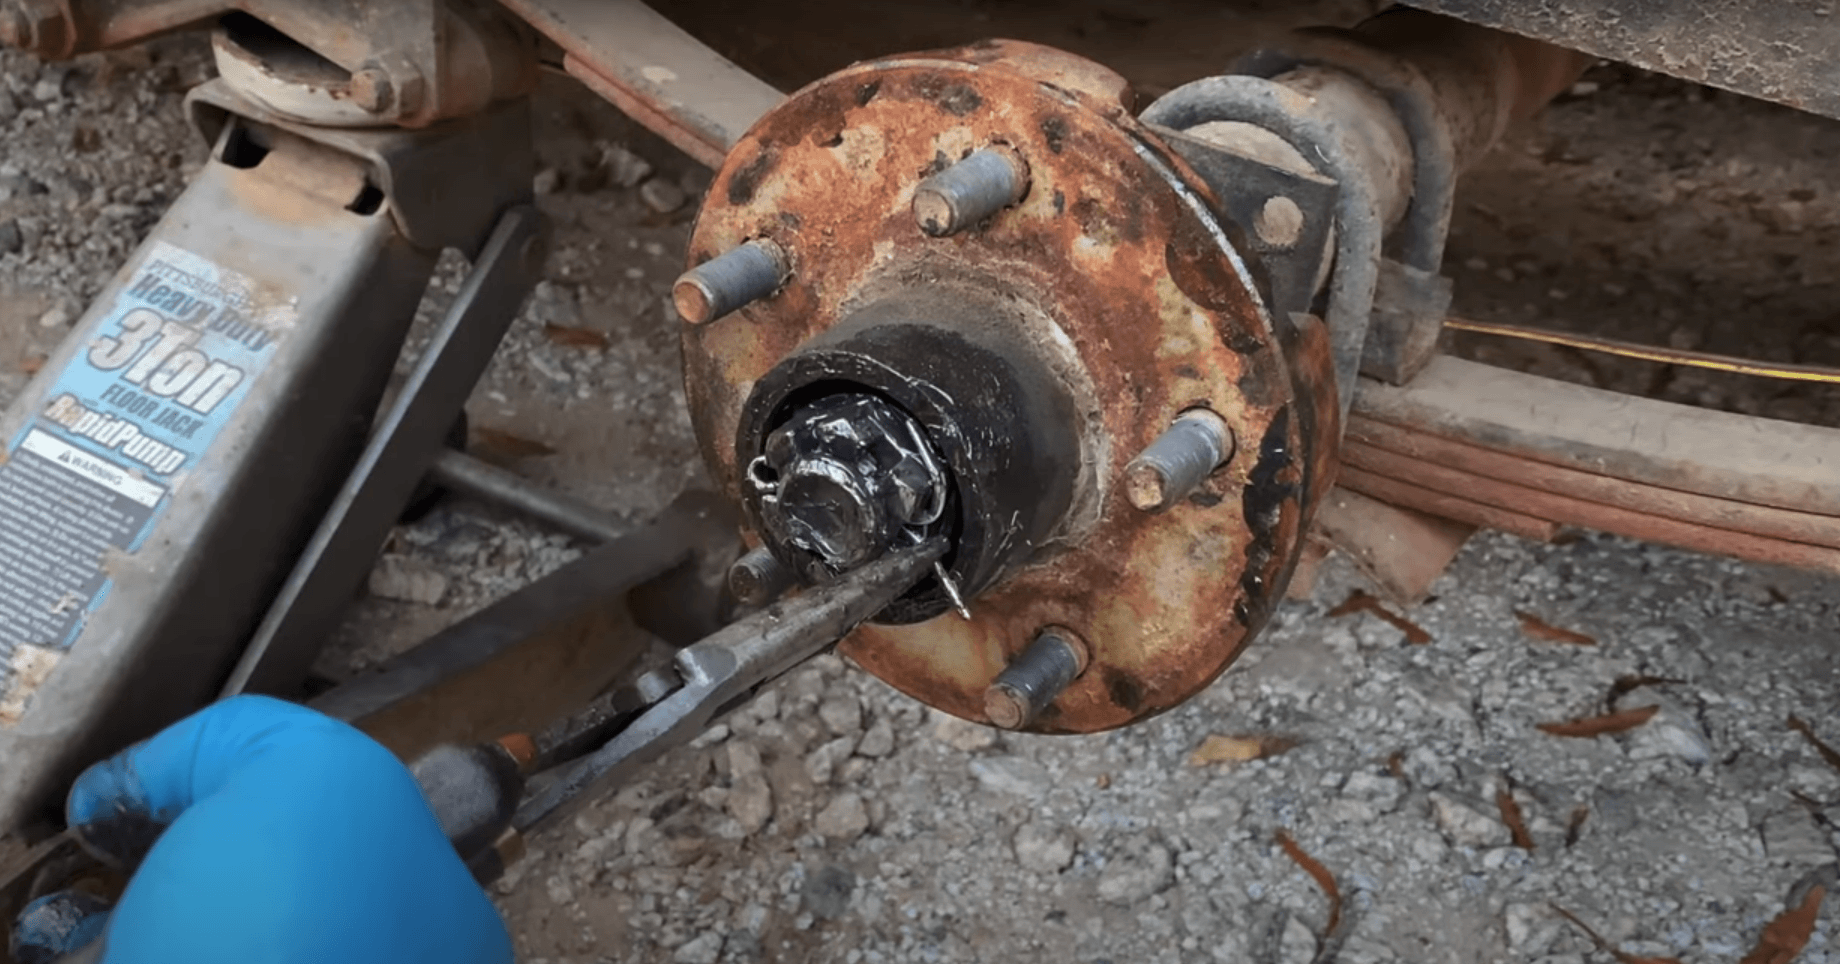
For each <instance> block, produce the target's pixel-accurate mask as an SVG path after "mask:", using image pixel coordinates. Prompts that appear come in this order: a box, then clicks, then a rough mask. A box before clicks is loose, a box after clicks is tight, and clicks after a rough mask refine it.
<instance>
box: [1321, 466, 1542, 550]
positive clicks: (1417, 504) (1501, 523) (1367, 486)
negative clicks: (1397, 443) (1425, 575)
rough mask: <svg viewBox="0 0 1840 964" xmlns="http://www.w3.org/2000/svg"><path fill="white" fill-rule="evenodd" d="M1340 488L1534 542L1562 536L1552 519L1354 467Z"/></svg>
mask: <svg viewBox="0 0 1840 964" xmlns="http://www.w3.org/2000/svg"><path fill="white" fill-rule="evenodd" d="M1336 478H1337V484H1338V485H1340V486H1342V487H1343V488H1346V489H1349V490H1350V491H1353V492H1359V493H1361V494H1362V495H1368V496H1372V497H1374V498H1376V499H1379V500H1380V501H1382V502H1386V503H1390V504H1392V505H1396V506H1403V507H1405V508H1410V509H1417V510H1419V511H1420V512H1428V513H1430V514H1432V515H1436V516H1443V517H1444V518H1446V519H1455V520H1457V521H1459V522H1467V523H1469V524H1470V525H1474V526H1479V527H1481V528H1484V529H1499V530H1500V531H1502V532H1507V533H1510V534H1512V535H1517V536H1520V537H1521V538H1523V539H1531V540H1533V541H1534V542H1551V541H1552V540H1553V539H1554V538H1556V537H1557V536H1558V535H1559V528H1560V526H1559V524H1558V523H1557V522H1554V521H1552V520H1551V519H1541V518H1538V517H1536V516H1531V515H1527V514H1526V513H1523V512H1516V511H1514V510H1513V509H1504V508H1502V507H1500V506H1495V505H1489V504H1487V503H1484V502H1477V501H1475V500H1473V499H1466V498H1463V497H1462V496H1459V495H1451V494H1449V493H1447V492H1440V491H1438V490H1436V489H1429V488H1425V487H1423V486H1421V485H1419V484H1417V483H1416V482H1408V481H1401V480H1399V479H1395V478H1392V477H1391V476H1386V475H1380V474H1377V473H1374V472H1369V471H1367V470H1366V469H1362V468H1359V467H1357V466H1353V465H1343V466H1342V467H1341V474H1340V475H1338V476H1337V477H1336Z"/></svg>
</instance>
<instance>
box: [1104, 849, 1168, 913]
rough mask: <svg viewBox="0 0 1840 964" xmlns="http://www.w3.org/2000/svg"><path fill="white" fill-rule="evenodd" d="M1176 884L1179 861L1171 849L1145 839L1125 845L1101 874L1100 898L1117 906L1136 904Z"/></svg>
mask: <svg viewBox="0 0 1840 964" xmlns="http://www.w3.org/2000/svg"><path fill="white" fill-rule="evenodd" d="M1174 880H1175V859H1174V858H1173V857H1172V856H1171V855H1170V853H1169V850H1168V848H1166V847H1164V846H1163V845H1162V844H1160V843H1157V842H1156V841H1154V840H1150V839H1148V838H1145V837H1133V838H1131V839H1129V840H1127V841H1125V843H1124V845H1123V846H1121V847H1119V848H1118V849H1117V850H1116V851H1114V852H1113V854H1112V855H1111V859H1110V860H1108V861H1107V862H1106V865H1105V870H1104V871H1103V872H1101V873H1100V874H1099V886H1098V891H1099V897H1100V899H1101V900H1106V901H1110V902H1111V903H1114V904H1135V903H1137V902H1138V901H1140V900H1144V899H1145V898H1147V897H1149V896H1151V895H1152V894H1155V893H1157V892H1159V891H1161V890H1162V889H1163V888H1165V887H1168V886H1169V885H1170V884H1171V883H1172V882H1174Z"/></svg>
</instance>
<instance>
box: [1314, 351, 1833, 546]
mask: <svg viewBox="0 0 1840 964" xmlns="http://www.w3.org/2000/svg"><path fill="white" fill-rule="evenodd" d="M1364 389H1365V392H1364V394H1363V395H1362V397H1361V399H1360V400H1359V402H1358V404H1357V407H1356V413H1355V417H1354V420H1353V421H1352V422H1351V423H1350V427H1349V434H1348V440H1347V444H1346V445H1345V446H1344V449H1343V453H1342V457H1343V459H1344V461H1345V464H1344V470H1343V474H1342V484H1344V485H1346V486H1348V487H1349V488H1351V489H1354V490H1355V491H1359V492H1363V493H1365V494H1367V495H1371V496H1373V497H1375V498H1378V499H1382V500H1384V501H1387V502H1391V503H1394V504H1396V505H1403V506H1410V507H1413V508H1418V509H1422V510H1424V511H1427V512H1432V513H1435V514H1439V515H1444V516H1448V517H1450V518H1454V519H1461V520H1464V521H1468V522H1472V523H1475V524H1479V525H1487V526H1491V527H1495V528H1503V529H1508V530H1509V531H1519V530H1518V529H1516V528H1515V527H1514V526H1511V525H1506V524H1503V522H1515V523H1517V524H1519V525H1521V526H1522V527H1526V520H1527V519H1529V518H1531V519H1534V520H1538V521H1543V522H1544V523H1546V524H1548V525H1557V524H1568V525H1578V526H1584V527H1587V528H1593V529H1600V530H1604V531H1608V532H1615V533H1620V534H1623V535H1628V536H1631V537H1634V538H1638V539H1645V540H1651V541H1655V542H1665V543H1669V544H1672V545H1677V546H1681V547H1684V548H1689V549H1695V550H1699V551H1704V552H1713V553H1720V554H1726V555H1733V556H1738V557H1741V558H1746V559H1752V560H1757V561H1762V562H1771V563H1780V564H1786V565H1794V566H1801V567H1806V568H1815V569H1823V570H1827V571H1834V572H1840V491H1836V486H1835V485H1834V484H1833V480H1834V479H1836V478H1840V431H1837V430H1834V429H1828V428H1821V427H1817V426H1810V425H1799V424H1794V423H1789V422H1779V421H1774V420H1770V419H1761V418H1753V417H1748V416H1742V415H1733V414H1729V413H1724V412H1713V411H1708V410H1704V409H1698V408H1692V407H1689V406H1684V405H1675V404H1672V403H1667V402H1658V401H1654V400H1651V399H1644V398H1637V397H1633V396H1627V395H1620V394H1617V393H1614V392H1606V391H1601V390H1598V389H1591V388H1585V387H1582V386H1576V385H1571V384H1568V383H1562V382H1557V381H1553V380H1550V379H1544V378H1538V377H1535V376H1531V375H1523V374H1520V373H1517V372H1510V371H1505V370H1501V369H1495V368H1490V367H1488V366H1484V365H1477V364H1474V363H1471V362H1464V361H1459V360H1456V359H1451V358H1439V359H1437V360H1436V361H1434V362H1433V363H1432V365H1431V366H1430V367H1429V368H1428V369H1427V370H1426V372H1425V374H1424V375H1423V376H1421V377H1420V379H1419V380H1418V381H1417V382H1415V383H1414V384H1412V385H1410V386H1406V387H1403V388H1395V387H1391V386H1382V385H1378V384H1377V383H1368V384H1366V385H1364ZM1521 534H1524V535H1534V534H1535V532H1534V531H1526V532H1521Z"/></svg>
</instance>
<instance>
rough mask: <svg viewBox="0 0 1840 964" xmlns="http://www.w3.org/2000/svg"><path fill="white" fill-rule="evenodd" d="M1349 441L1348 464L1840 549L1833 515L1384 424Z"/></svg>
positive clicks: (1362, 426)
mask: <svg viewBox="0 0 1840 964" xmlns="http://www.w3.org/2000/svg"><path fill="white" fill-rule="evenodd" d="M1348 443H1349V445H1348V447H1347V448H1346V449H1345V450H1344V451H1343V453H1342V457H1343V458H1344V459H1345V460H1347V461H1348V462H1349V463H1350V464H1354V465H1361V466H1363V467H1365V468H1370V469H1371V468H1374V466H1373V465H1372V464H1370V460H1369V459H1368V457H1367V455H1366V453H1368V452H1374V453H1380V452H1385V453H1390V454H1392V455H1395V456H1402V457H1405V458H1409V459H1414V460H1417V461H1420V462H1424V463H1426V464H1427V465H1430V466H1434V467H1443V468H1449V469H1456V470H1459V471H1462V472H1465V473H1469V474H1472V475H1478V476H1484V477H1487V478H1491V479H1495V480H1497V481H1501V482H1509V483H1513V484H1515V485H1517V486H1525V487H1528V488H1533V489H1538V490H1540V491H1542V492H1549V493H1564V494H1566V495H1569V496H1572V497H1575V498H1580V499H1585V500H1588V501H1591V502H1597V503H1601V504H1603V505H1605V506H1610V507H1614V508H1618V509H1624V510H1628V511H1631V512H1639V513H1643V514H1646V515H1654V516H1660V517H1662V518H1667V519H1674V520H1677V521H1680V522H1688V523H1694V524H1698V525H1707V526H1712V527H1715V528H1719V529H1729V530H1731V531H1733V532H1743V533H1750V534H1752V535H1758V536H1763V537H1766V538H1771V539H1781V540H1785V541H1789V542H1805V543H1807V544H1809V545H1815V546H1826V547H1828V548H1830V549H1840V518H1836V517H1834V516H1826V515H1817V514H1814V513H1811V512H1793V511H1790V510H1788V509H1779V508H1776V507H1774V506H1763V505H1755V504H1753V503H1749V502H1739V501H1735V500H1732V499H1721V498H1717V497H1714V496H1709V495H1701V494H1698V493H1694V492H1682V491H1680V490H1678V489H1671V488H1664V487H1662V486H1658V485H1652V484H1647V483H1643V482H1634V481H1630V480H1627V479H1619V478H1615V477H1612V476H1607V475H1601V474H1598V473H1595V472H1585V471H1581V470H1579V469H1573V468H1566V467H1564V466H1558V465H1549V464H1547V463H1545V462H1539V461H1534V460H1531V459H1527V458H1523V457H1520V456H1516V455H1512V454H1507V453H1503V452H1498V451H1494V450H1491V449H1486V448H1482V447H1481V446H1477V445H1472V444H1469V443H1466V442H1461V441H1456V440H1452V439H1448V438H1440V437H1438V436H1434V435H1426V434H1422V433H1419V432H1414V431H1411V430H1409V429H1404V428H1400V427H1399V426H1395V425H1387V424H1385V423H1384V422H1366V421H1363V422H1361V423H1359V424H1358V425H1357V426H1355V427H1353V428H1351V429H1350V431H1349V435H1348ZM1521 507H1522V508H1527V506H1525V505H1523V506H1521Z"/></svg>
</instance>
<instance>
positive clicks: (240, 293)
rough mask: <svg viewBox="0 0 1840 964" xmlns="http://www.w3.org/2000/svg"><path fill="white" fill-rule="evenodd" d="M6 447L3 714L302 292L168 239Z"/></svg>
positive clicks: (206, 439) (62, 643)
mask: <svg viewBox="0 0 1840 964" xmlns="http://www.w3.org/2000/svg"><path fill="white" fill-rule="evenodd" d="M91 317H92V319H93V321H92V322H91V324H90V325H89V326H88V327H87V329H86V330H85V331H84V332H83V333H82V334H81V335H79V336H76V337H79V338H80V339H81V341H80V347H79V348H78V350H77V352H76V354H75V355H73V356H72V357H71V358H70V360H69V361H68V362H67V363H66V364H65V366H64V368H63V370H62V371H60V372H58V374H57V376H56V377H55V379H54V380H53V381H52V383H51V387H50V389H49V390H48V391H46V392H45V393H44V394H43V395H41V396H40V397H39V399H38V410H37V412H36V413H35V415H34V417H32V418H30V419H29V420H27V422H26V423H25V426H24V428H23V429H22V430H21V431H20V432H19V434H18V435H16V436H15V437H14V438H12V439H10V440H8V443H7V451H6V457H5V460H4V461H0V725H10V724H12V723H16V722H17V721H18V720H19V719H20V718H21V717H22V716H23V715H24V713H25V710H26V704H27V701H28V700H29V698H30V696H31V694H32V692H33V691H34V690H36V689H37V688H38V687H39V685H40V684H42V683H43V682H44V680H45V678H46V677H47V676H48V675H49V674H50V672H51V669H52V668H53V667H54V666H56V665H57V663H58V661H59V660H60V659H62V658H63V655H64V654H65V653H67V652H69V651H70V648H71V647H72V646H73V645H75V643H76V642H77V640H78V638H79V637H81V636H82V634H83V627H84V623H85V621H86V620H87V618H88V617H89V615H90V614H91V613H92V612H94V611H95V610H96V608H97V607H98V606H100V605H101V604H102V601H103V600H104V599H105V598H106V597H107V596H108V591H109V587H110V577H109V568H110V560H111V559H117V558H124V557H126V556H130V555H132V554H134V553H136V552H138V551H140V548H141V543H142V542H143V541H144V540H145V539H146V538H147V535H148V533H149V532H150V531H151V530H152V528H153V524H154V522H155V520H157V519H158V518H159V517H160V515H161V513H163V512H164V511H165V510H166V508H167V507H168V506H170V505H171V504H172V501H173V498H174V496H175V494H176V493H177V492H178V491H179V490H180V489H181V488H183V487H184V485H185V480H186V478H187V476H188V475H189V474H190V473H191V472H193V471H196V469H197V468H198V466H199V464H200V462H201V461H202V460H203V459H204V457H205V453H206V452H207V451H208V450H209V449H210V447H211V443H212V442H213V441H214V440H215V439H216V438H217V436H218V434H219V433H220V432H222V431H223V428H224V426H225V425H226V424H228V422H229V421H230V416H231V415H232V414H233V413H234V412H235V411H236V409H237V406H238V405H240V404H241V403H242V401H243V399H245V398H246V397H248V395H249V390H250V386H251V385H252V384H253V383H254V382H255V379H256V377H257V376H258V375H259V374H260V373H261V372H262V369H263V368H264V367H266V366H267V364H268V363H269V361H270V360H271V359H272V358H273V357H274V355H275V351H276V345H277V342H278V341H279V340H280V339H281V338H282V337H284V336H285V335H286V334H287V332H288V331H290V330H291V329H292V328H293V324H294V317H295V311H294V302H293V300H292V299H291V298H290V299H285V300H283V299H280V298H278V297H276V295H275V294H274V293H272V292H269V291H265V290H263V289H262V288H261V287H259V286H258V285H257V284H256V283H255V282H254V281H253V280H251V279H249V278H247V277H244V276H243V275H241V274H238V273H236V272H234V271H230V270H227V269H225V268H222V267H220V266H218V265H216V264H214V263H212V262H210V261H207V260H205V259H203V258H200V257H198V256H197V255H194V254H192V253H190V252H188V251H183V250H180V249H179V248H176V247H173V246H172V245H170V244H167V243H165V242H163V241H156V242H155V243H154V244H152V245H151V246H150V247H149V248H147V249H146V250H145V251H144V252H143V253H142V255H141V260H140V262H139V264H138V266H137V267H136V268H135V269H134V270H133V271H132V272H131V273H130V274H129V276H128V282H127V284H126V285H125V286H123V287H122V288H121V289H119V291H118V292H117V293H116V295H115V300H114V302H113V303H112V304H110V305H109V306H108V307H107V308H106V309H104V310H102V311H100V312H97V313H94V314H92V315H91Z"/></svg>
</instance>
